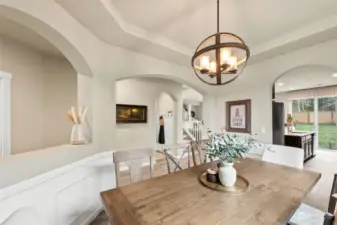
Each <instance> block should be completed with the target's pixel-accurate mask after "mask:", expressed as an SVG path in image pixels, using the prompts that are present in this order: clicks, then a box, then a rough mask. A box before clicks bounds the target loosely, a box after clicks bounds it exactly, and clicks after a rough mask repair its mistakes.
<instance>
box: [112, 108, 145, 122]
mask: <svg viewBox="0 0 337 225" xmlns="http://www.w3.org/2000/svg"><path fill="white" fill-rule="evenodd" d="M116 123H117V124H130V123H147V106H145V105H127V104H117V105H116Z"/></svg>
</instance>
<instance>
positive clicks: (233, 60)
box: [229, 56, 238, 70]
mask: <svg viewBox="0 0 337 225" xmlns="http://www.w3.org/2000/svg"><path fill="white" fill-rule="evenodd" d="M229 65H230V67H231V69H234V70H235V69H237V68H238V58H237V57H236V56H232V57H230V58H229Z"/></svg>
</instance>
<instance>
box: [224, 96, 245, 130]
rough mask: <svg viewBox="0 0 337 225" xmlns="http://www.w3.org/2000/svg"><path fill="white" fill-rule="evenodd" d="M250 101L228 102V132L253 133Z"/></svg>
mask: <svg viewBox="0 0 337 225" xmlns="http://www.w3.org/2000/svg"><path fill="white" fill-rule="evenodd" d="M250 129H251V102H250V100H249V99H248V100H240V101H230V102H226V130H227V131H228V132H237V133H250V132H251V130H250Z"/></svg>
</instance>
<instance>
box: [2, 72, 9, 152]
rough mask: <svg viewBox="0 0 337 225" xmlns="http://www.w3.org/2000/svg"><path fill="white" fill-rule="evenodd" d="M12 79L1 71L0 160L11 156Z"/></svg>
mask: <svg viewBox="0 0 337 225" xmlns="http://www.w3.org/2000/svg"><path fill="white" fill-rule="evenodd" d="M11 79H12V76H11V74H9V73H6V72H3V71H0V158H1V157H4V156H8V155H10V154H11Z"/></svg>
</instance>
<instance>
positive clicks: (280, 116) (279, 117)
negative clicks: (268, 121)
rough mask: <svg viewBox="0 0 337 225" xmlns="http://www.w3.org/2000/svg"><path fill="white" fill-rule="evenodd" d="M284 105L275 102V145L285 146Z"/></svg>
mask: <svg viewBox="0 0 337 225" xmlns="http://www.w3.org/2000/svg"><path fill="white" fill-rule="evenodd" d="M284 123H285V119H284V103H283V102H275V101H273V144H276V145H284Z"/></svg>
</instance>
